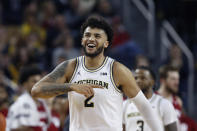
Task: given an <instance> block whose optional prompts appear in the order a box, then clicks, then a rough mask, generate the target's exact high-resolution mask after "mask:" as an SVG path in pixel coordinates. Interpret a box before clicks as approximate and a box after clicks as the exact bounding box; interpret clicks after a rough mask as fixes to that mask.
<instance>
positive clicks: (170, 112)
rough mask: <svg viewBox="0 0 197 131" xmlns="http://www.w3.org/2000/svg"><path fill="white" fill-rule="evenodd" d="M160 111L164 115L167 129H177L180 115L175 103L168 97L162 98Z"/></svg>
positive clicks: (171, 130)
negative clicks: (178, 115)
mask: <svg viewBox="0 0 197 131" xmlns="http://www.w3.org/2000/svg"><path fill="white" fill-rule="evenodd" d="M160 112H161V113H162V115H163V116H162V118H163V123H164V127H165V131H177V120H178V117H177V115H176V112H175V109H174V107H173V105H172V104H171V103H170V102H169V101H168V100H167V99H164V98H163V99H162V101H161V103H160Z"/></svg>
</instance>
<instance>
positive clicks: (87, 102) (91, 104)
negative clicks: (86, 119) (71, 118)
mask: <svg viewBox="0 0 197 131" xmlns="http://www.w3.org/2000/svg"><path fill="white" fill-rule="evenodd" d="M93 97H94V95H92V96H90V97H88V98H87V99H85V101H84V106H85V107H94V103H93V102H90V100H91V99H92V98H93Z"/></svg>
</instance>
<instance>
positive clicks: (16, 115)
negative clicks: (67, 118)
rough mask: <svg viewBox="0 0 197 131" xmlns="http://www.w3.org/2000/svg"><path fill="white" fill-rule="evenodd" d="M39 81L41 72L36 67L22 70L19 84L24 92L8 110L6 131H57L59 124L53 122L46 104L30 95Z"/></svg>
mask: <svg viewBox="0 0 197 131" xmlns="http://www.w3.org/2000/svg"><path fill="white" fill-rule="evenodd" d="M40 79H41V70H40V69H38V68H37V67H35V66H28V67H23V68H22V70H21V72H20V76H19V83H20V84H21V88H23V90H24V92H23V93H22V94H21V95H20V96H19V97H18V98H17V100H16V101H15V102H14V103H13V104H12V105H11V106H10V108H9V111H8V117H7V127H6V128H7V129H6V131H46V130H52V129H53V131H58V127H59V125H60V122H59V121H58V120H56V121H53V119H52V118H54V117H52V115H51V113H50V109H49V107H48V106H47V104H46V102H45V101H44V100H38V99H37V100H35V99H33V98H32V96H31V95H30V91H31V88H32V86H33V85H34V84H35V83H36V82H37V81H38V80H40ZM56 125H58V126H56Z"/></svg>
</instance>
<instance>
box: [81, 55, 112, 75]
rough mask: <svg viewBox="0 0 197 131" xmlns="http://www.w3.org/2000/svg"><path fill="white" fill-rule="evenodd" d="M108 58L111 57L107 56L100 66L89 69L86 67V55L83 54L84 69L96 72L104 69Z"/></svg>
mask: <svg viewBox="0 0 197 131" xmlns="http://www.w3.org/2000/svg"><path fill="white" fill-rule="evenodd" d="M108 58H109V57H105V60H104V61H103V63H102V65H101V66H100V67H98V68H96V69H88V68H86V67H85V57H84V56H83V57H82V66H83V68H84V70H85V71H87V72H96V71H98V70H100V69H102V68H103V67H104V66H105V64H106V63H107V60H108Z"/></svg>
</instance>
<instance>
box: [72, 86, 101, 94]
mask: <svg viewBox="0 0 197 131" xmlns="http://www.w3.org/2000/svg"><path fill="white" fill-rule="evenodd" d="M93 88H100V89H103V87H101V86H98V85H92V84H73V85H72V86H71V89H72V90H73V91H75V92H77V93H79V94H82V95H84V96H85V97H90V96H92V95H94V90H93Z"/></svg>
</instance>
